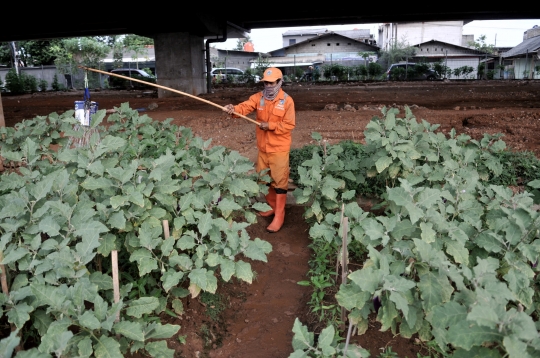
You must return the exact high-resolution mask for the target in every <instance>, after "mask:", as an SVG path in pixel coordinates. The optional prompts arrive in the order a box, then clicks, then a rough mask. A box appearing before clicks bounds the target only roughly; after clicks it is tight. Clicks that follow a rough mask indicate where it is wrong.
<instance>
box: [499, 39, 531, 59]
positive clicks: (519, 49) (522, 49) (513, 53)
mask: <svg viewBox="0 0 540 358" xmlns="http://www.w3.org/2000/svg"><path fill="white" fill-rule="evenodd" d="M527 50H529V55H531V52H536V51H538V50H540V36H536V37H531V38H530V39H527V40H525V41H523V42H522V43H520V44H519V45H517V46H516V47H514V48H512V49H511V50H510V51H507V52H505V53H503V54H502V55H501V56H502V57H504V58H508V57H520V56H523V55H525V54H526V53H527Z"/></svg>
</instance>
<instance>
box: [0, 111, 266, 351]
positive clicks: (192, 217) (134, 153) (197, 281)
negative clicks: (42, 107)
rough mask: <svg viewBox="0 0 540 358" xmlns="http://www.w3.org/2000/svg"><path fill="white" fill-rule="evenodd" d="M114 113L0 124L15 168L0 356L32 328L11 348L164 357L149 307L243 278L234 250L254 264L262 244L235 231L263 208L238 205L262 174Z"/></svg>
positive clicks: (183, 135) (2, 235) (1, 196)
mask: <svg viewBox="0 0 540 358" xmlns="http://www.w3.org/2000/svg"><path fill="white" fill-rule="evenodd" d="M117 110H118V111H117V113H115V114H113V115H110V116H109V118H108V122H109V126H108V128H107V130H105V128H104V127H102V126H101V125H100V123H101V121H102V120H103V118H104V116H105V112H104V111H99V112H98V113H97V114H96V115H94V116H93V118H92V127H91V128H85V129H84V128H80V127H78V125H77V124H76V120H75V119H74V118H73V111H69V112H66V113H65V114H63V115H57V114H54V113H53V114H51V115H49V116H47V117H37V118H35V119H33V120H30V121H23V122H22V123H19V124H17V125H16V126H15V127H14V128H9V127H4V128H0V136H1V138H2V141H0V155H1V156H2V157H3V158H4V166H6V167H7V168H11V167H13V166H15V167H16V168H18V172H19V173H18V174H17V173H14V172H11V173H10V172H9V171H6V172H4V174H2V175H0V252H2V253H3V259H2V261H1V263H2V264H4V265H5V267H6V271H7V272H6V273H7V277H8V284H9V289H10V292H9V295H6V294H3V293H2V294H0V305H1V311H0V312H2V315H5V317H6V318H5V319H7V321H8V322H9V323H11V324H12V325H13V326H14V327H16V329H17V330H16V331H15V332H14V333H13V334H12V335H11V336H10V337H8V338H5V339H3V340H2V341H0V355H1V356H3V357H10V356H11V355H12V351H13V347H14V346H16V345H17V344H18V343H19V341H20V339H21V338H20V337H21V336H22V337H26V336H28V335H36V336H38V337H40V339H38V341H39V346H38V347H35V348H32V349H30V350H28V351H25V352H21V353H18V354H17V356H20V357H28V356H32V357H34V356H35V357H50V356H51V355H56V356H67V357H74V356H77V357H90V356H95V357H123V356H124V354H126V352H128V351H130V352H136V351H140V350H144V351H145V352H146V353H148V354H150V355H151V356H154V357H172V356H173V354H174V351H172V350H171V349H169V348H168V347H167V344H166V342H165V341H159V340H160V339H166V338H169V337H171V336H173V335H174V334H175V333H176V332H177V331H178V329H179V328H180V327H179V326H177V325H170V324H165V325H162V324H160V323H159V318H158V315H159V314H160V313H162V312H165V311H167V312H171V311H174V312H176V313H177V314H181V313H182V311H183V310H182V301H181V298H183V297H185V296H187V295H190V294H191V296H192V297H193V298H195V297H197V296H198V295H199V293H200V292H209V293H215V291H216V289H217V286H218V284H219V282H223V281H230V280H231V279H232V277H236V278H237V279H240V280H243V281H246V282H249V283H251V282H252V280H253V271H252V270H251V265H250V263H249V262H247V261H244V260H242V258H243V257H246V258H249V259H252V260H262V261H266V255H267V254H268V253H269V252H270V251H271V246H270V244H269V243H267V242H265V241H262V240H260V239H258V238H256V239H255V240H252V239H251V238H250V237H249V235H248V233H247V231H246V227H248V226H249V225H250V223H253V222H255V220H256V216H255V214H254V213H253V210H268V208H269V207H268V205H266V204H260V203H255V204H252V200H253V199H254V198H255V197H256V196H257V195H258V194H259V192H260V191H261V190H266V186H265V185H263V184H259V181H261V182H262V183H264V182H267V181H268V177H267V176H263V177H259V176H258V175H257V174H256V173H254V170H253V164H252V163H251V162H249V161H248V160H247V159H246V158H244V157H242V156H240V155H239V153H238V152H231V151H228V150H227V149H225V148H224V147H210V141H206V142H205V141H203V140H202V139H201V138H198V137H194V136H193V135H192V133H191V130H190V129H188V128H183V127H177V126H175V125H171V124H170V122H171V120H172V119H169V120H166V121H164V122H154V121H153V120H152V119H151V118H150V117H148V116H147V115H143V116H140V115H139V113H138V112H137V111H135V110H132V109H131V108H129V106H128V105H127V104H123V105H122V106H121V107H120V108H117ZM74 125H75V127H74ZM83 138H87V139H88V145H87V146H81V145H80V143H82V139H83ZM51 146H53V147H56V146H57V147H58V149H57V150H52V149H51ZM163 220H168V222H169V225H170V237H168V238H166V237H165V235H164V232H163V227H162V221H163ZM113 250H117V251H118V257H119V267H120V269H121V278H120V301H119V302H117V303H115V301H114V299H113V279H112V272H111V267H112V264H111V261H110V257H111V252H112V251H113ZM117 315H118V316H119V317H120V320H119V321H117V319H116V317H117ZM156 340H158V341H156Z"/></svg>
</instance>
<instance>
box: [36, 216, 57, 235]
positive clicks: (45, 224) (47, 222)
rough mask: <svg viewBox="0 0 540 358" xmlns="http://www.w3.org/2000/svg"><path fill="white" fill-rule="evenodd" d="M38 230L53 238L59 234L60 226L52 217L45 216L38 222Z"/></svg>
mask: <svg viewBox="0 0 540 358" xmlns="http://www.w3.org/2000/svg"><path fill="white" fill-rule="evenodd" d="M39 230H41V231H43V232H44V233H46V234H47V235H49V236H50V237H53V236H56V235H58V234H60V225H58V222H57V220H55V219H54V218H53V217H52V216H46V217H44V218H43V219H41V221H40V222H39Z"/></svg>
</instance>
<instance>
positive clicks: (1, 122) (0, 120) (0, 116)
mask: <svg viewBox="0 0 540 358" xmlns="http://www.w3.org/2000/svg"><path fill="white" fill-rule="evenodd" d="M5 126H6V120H5V118H4V107H3V106H2V94H0V127H5Z"/></svg>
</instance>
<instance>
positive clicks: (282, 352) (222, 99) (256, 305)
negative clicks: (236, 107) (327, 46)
mask: <svg viewBox="0 0 540 358" xmlns="http://www.w3.org/2000/svg"><path fill="white" fill-rule="evenodd" d="M257 90H260V87H258V86H254V87H235V88H217V89H215V90H214V93H211V94H205V95H202V96H201V97H203V98H205V99H207V100H210V101H213V102H216V103H218V104H220V105H225V104H228V103H233V104H236V103H238V102H240V101H243V100H245V99H247V98H248V97H249V95H251V94H252V93H254V92H255V91H257ZM285 90H286V91H287V93H289V95H291V97H292V98H293V99H294V101H295V106H296V111H297V122H296V129H295V130H294V132H293V147H294V148H299V147H301V146H303V145H305V144H308V143H311V141H312V140H311V133H312V132H314V131H317V132H319V133H321V134H322V135H323V137H324V138H326V139H328V140H329V141H330V142H331V143H335V142H339V141H341V140H344V139H351V140H356V141H363V139H364V136H363V131H364V128H365V126H366V124H367V123H368V122H369V121H370V119H371V118H372V117H373V116H375V115H380V108H381V107H382V106H383V105H386V106H397V107H398V108H403V107H402V106H403V105H409V106H411V107H412V110H413V113H414V114H415V115H416V117H417V118H418V119H425V120H426V121H428V122H430V123H432V124H440V125H441V127H440V130H441V131H443V132H444V133H448V132H449V131H450V130H451V129H452V128H455V130H456V131H457V133H458V134H460V133H465V134H468V135H470V136H471V137H473V138H475V139H480V138H481V137H482V135H483V133H490V134H495V133H503V134H504V137H503V140H504V141H505V142H506V143H507V146H509V147H510V148H513V149H515V150H529V151H533V152H534V153H536V155H537V156H538V155H540V137H539V136H538V135H537V132H538V129H540V128H539V127H540V81H471V82H466V81H463V82H461V81H455V82H454V81H452V82H411V83H350V84H334V85H318V84H307V85H306V84H302V85H299V84H293V85H289V86H286V87H285ZM76 100H82V92H81V91H78V92H68V93H44V94H41V93H37V94H34V95H24V96H7V95H5V94H3V95H2V101H3V106H4V114H5V118H6V124H7V125H8V126H13V125H14V124H15V123H17V122H20V121H21V120H23V119H26V118H33V117H35V116H37V115H47V114H49V113H51V112H63V111H65V110H68V109H72V108H73V106H74V101H76ZM92 100H94V101H97V102H98V103H99V107H100V108H101V109H112V108H113V107H115V106H119V105H120V104H121V103H123V102H129V103H130V106H131V107H132V108H140V109H141V114H142V113H147V114H148V115H149V116H150V117H152V118H154V119H155V120H164V119H166V118H174V122H173V123H175V124H179V125H183V126H187V127H191V128H192V129H193V131H194V132H195V134H197V135H199V136H202V137H203V138H204V139H208V138H213V143H214V144H215V145H223V146H226V147H228V148H231V149H234V150H238V151H239V152H240V153H242V154H243V155H245V156H247V157H248V158H250V159H251V160H254V159H255V158H256V154H257V149H256V142H255V135H254V128H253V124H251V123H249V122H247V121H245V120H243V119H229V118H228V116H227V115H225V114H224V113H223V112H221V111H220V110H219V109H217V108H214V107H211V106H209V105H207V104H204V103H202V102H197V101H195V100H194V99H190V98H181V97H173V98H164V99H161V98H160V99H158V98H156V97H155V93H153V92H152V91H149V93H148V91H147V92H143V91H129V92H128V91H102V92H92ZM154 104H157V108H155V109H153V110H149V109H148V107H150V108H152V107H154ZM327 105H335V106H333V107H334V108H335V109H337V110H324V108H325V107H326V106H327ZM346 105H350V106H352V107H353V108H352V111H349V110H344V107H345V106H346ZM329 107H332V106H329ZM347 108H349V107H347ZM402 113H403V111H402ZM302 213H303V208H302V207H287V212H286V218H285V225H284V226H283V228H282V229H281V231H280V232H278V233H276V234H268V233H267V232H266V230H265V228H266V226H267V225H268V219H265V218H260V219H259V223H257V224H255V225H253V226H252V227H250V234H251V236H252V237H253V238H255V237H259V238H261V239H263V240H267V241H269V242H270V243H271V244H272V246H273V251H272V253H271V254H270V255H269V256H268V263H262V262H252V267H253V269H254V270H255V271H256V272H257V279H256V280H255V281H254V282H253V284H252V285H248V284H245V283H241V282H238V281H234V282H232V283H230V284H224V285H222V286H221V287H220V289H219V293H220V294H221V296H222V297H224V302H225V306H226V309H225V310H224V312H223V314H222V316H221V317H220V318H217V319H216V320H212V319H210V318H209V317H208V316H207V315H206V314H205V312H206V310H207V307H205V306H204V305H203V304H202V302H201V300H200V298H197V299H184V307H185V311H186V313H185V314H184V315H183V316H182V317H180V318H176V319H172V318H171V317H169V316H164V317H163V319H164V320H166V321H168V322H169V323H175V324H180V325H181V326H182V329H181V331H180V333H179V335H180V336H185V338H186V341H187V342H186V344H181V343H179V341H178V339H177V338H176V337H175V338H174V339H171V340H170V341H169V347H170V348H174V349H176V352H177V355H176V356H178V357H212V358H214V357H235V358H248V357H249V358H253V357H272V358H281V357H288V355H289V354H290V353H291V352H292V345H291V340H292V331H291V330H292V325H293V322H294V319H295V318H296V317H299V318H300V320H301V321H302V322H303V323H307V322H312V321H313V316H312V315H310V314H309V312H308V310H309V309H308V307H307V306H306V303H307V302H308V301H309V299H310V295H311V291H310V289H309V287H304V286H299V285H297V284H296V283H297V282H298V281H301V280H305V279H306V273H307V271H308V259H309V256H310V254H311V253H310V250H309V248H308V245H309V238H308V227H307V225H306V223H305V222H304V220H303V218H302ZM312 326H316V325H312ZM202 327H204V328H202ZM379 327H380V326H379V325H378V324H377V322H375V321H374V320H373V322H372V324H371V325H370V328H369V330H368V331H367V333H366V334H364V335H363V336H361V337H358V340H357V342H358V343H359V344H361V345H362V346H363V347H364V348H366V349H369V350H370V351H371V354H372V356H377V355H378V354H379V353H381V352H382V349H384V348H385V347H392V351H394V352H396V353H397V354H398V355H399V357H406V356H407V357H409V358H413V357H416V355H417V353H418V352H421V353H423V354H426V353H427V351H426V349H425V347H421V346H418V345H416V344H415V342H414V339H411V340H408V339H403V338H400V337H394V336H393V335H392V334H391V333H390V332H380V331H378V328H379Z"/></svg>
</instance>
